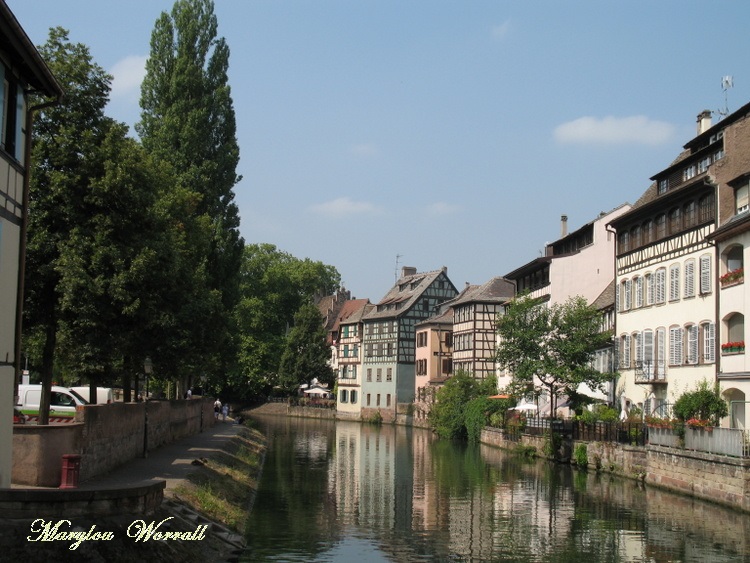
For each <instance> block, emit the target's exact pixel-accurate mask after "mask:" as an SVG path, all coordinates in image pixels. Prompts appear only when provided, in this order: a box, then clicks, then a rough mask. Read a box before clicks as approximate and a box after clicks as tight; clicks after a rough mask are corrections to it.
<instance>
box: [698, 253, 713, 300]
mask: <svg viewBox="0 0 750 563" xmlns="http://www.w3.org/2000/svg"><path fill="white" fill-rule="evenodd" d="M700 270H701V271H700V276H701V279H700V284H701V285H700V292H701V295H705V294H706V293H711V255H710V254H704V255H703V256H701V257H700Z"/></svg>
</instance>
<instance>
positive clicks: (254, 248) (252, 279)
mask: <svg viewBox="0 0 750 563" xmlns="http://www.w3.org/2000/svg"><path fill="white" fill-rule="evenodd" d="M340 279H341V278H340V275H339V273H338V272H337V271H336V269H335V268H334V267H332V266H326V265H325V264H323V263H322V262H316V261H312V260H310V259H304V260H303V259H299V258H295V257H294V256H292V255H290V254H288V253H286V252H283V251H281V250H279V249H277V248H276V247H275V246H274V245H272V244H251V245H248V246H247V247H245V251H244V255H243V261H242V270H241V276H240V301H239V303H238V305H237V308H236V309H235V322H236V325H237V327H238V334H239V335H240V342H239V355H238V365H239V370H238V374H237V376H236V378H235V381H234V383H233V384H234V385H235V387H236V388H237V389H238V390H240V389H246V390H247V392H248V393H261V392H268V391H270V388H271V386H272V385H273V384H274V382H275V380H276V374H277V372H278V368H279V358H281V355H282V353H283V351H284V346H285V342H286V334H287V332H288V330H289V328H290V327H291V326H292V325H293V324H294V315H295V313H297V311H298V310H299V309H300V307H302V305H303V304H304V303H305V302H307V301H308V300H312V299H313V298H314V296H316V295H330V294H331V293H333V292H334V291H335V290H336V288H338V287H339V284H340Z"/></svg>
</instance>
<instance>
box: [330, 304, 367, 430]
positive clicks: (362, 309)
mask: <svg viewBox="0 0 750 563" xmlns="http://www.w3.org/2000/svg"><path fill="white" fill-rule="evenodd" d="M373 307H374V306H373V305H372V304H371V303H370V301H369V299H350V300H348V301H346V302H345V303H344V305H343V307H342V308H341V311H340V312H339V316H338V318H337V320H336V322H335V323H334V325H333V327H332V329H331V332H332V334H333V335H335V336H334V340H333V346H334V348H335V349H336V368H335V369H336V380H337V383H338V397H337V401H336V412H337V414H339V415H343V416H349V417H359V413H360V410H361V408H362V338H363V336H362V335H363V332H364V330H363V325H362V317H363V316H364V315H366V314H367V313H368V312H369V311H370V309H372V308H373Z"/></svg>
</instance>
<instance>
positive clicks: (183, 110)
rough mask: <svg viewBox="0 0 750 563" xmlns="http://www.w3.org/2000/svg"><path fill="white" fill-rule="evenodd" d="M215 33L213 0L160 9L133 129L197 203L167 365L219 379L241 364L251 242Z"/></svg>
mask: <svg viewBox="0 0 750 563" xmlns="http://www.w3.org/2000/svg"><path fill="white" fill-rule="evenodd" d="M217 32H218V21H217V18H216V16H215V15H214V5H213V2H212V1H211V0H177V2H175V4H174V6H173V8H172V10H171V12H170V13H166V12H164V13H162V14H161V16H160V17H159V18H158V19H157V21H156V24H155V26H154V30H153V33H152V35H151V52H150V55H149V58H148V60H147V63H146V76H145V78H144V80H143V83H142V85H141V109H142V112H141V121H140V122H139V123H138V124H137V125H136V130H137V131H138V133H139V134H140V137H141V141H142V143H143V146H144V148H145V149H146V151H147V152H148V153H149V154H151V155H152V156H153V157H154V158H155V159H156V160H157V161H158V162H163V163H165V164H167V165H169V167H170V168H171V169H172V170H174V171H175V182H174V186H173V190H174V193H175V197H176V198H177V199H178V200H179V201H181V202H185V203H189V205H190V207H189V208H185V207H183V208H182V209H183V210H186V211H189V216H188V217H185V219H186V220H185V221H184V222H181V223H180V227H181V228H182V229H183V232H184V236H183V238H182V241H181V242H182V243H183V245H182V247H181V249H182V255H181V260H182V262H183V265H184V266H185V267H184V270H183V271H184V272H185V273H186V274H188V275H186V277H184V278H183V279H182V280H180V283H181V285H182V287H181V288H180V289H181V291H179V292H176V293H174V294H173V299H172V300H171V301H170V309H169V311H168V313H169V315H170V323H171V324H172V326H173V330H174V331H175V332H176V335H177V337H176V338H174V339H173V340H172V341H171V343H170V344H171V349H170V350H167V351H165V356H166V357H168V361H165V362H162V363H163V366H162V367H163V368H164V369H167V368H169V369H172V370H173V371H174V372H175V373H177V372H179V373H193V374H196V375H199V376H201V377H203V376H213V378H214V380H215V381H217V382H218V383H217V384H219V383H220V382H221V380H222V379H223V377H224V374H225V373H226V372H227V371H228V370H230V369H231V367H232V365H233V364H234V362H233V361H232V358H234V357H235V348H234V346H235V344H236V342H235V340H234V338H233V334H234V333H235V330H234V326H233V324H232V320H233V317H232V311H233V309H234V307H235V305H236V303H237V300H238V297H239V293H238V289H239V270H240V264H241V260H242V248H243V245H244V242H243V240H242V238H241V237H240V234H239V224H240V220H239V213H238V209H237V205H236V204H235V202H234V192H233V188H234V186H235V185H236V184H237V182H238V181H239V180H240V177H239V176H238V175H237V173H236V167H237V164H238V162H239V145H238V143H237V139H236V123H235V115H234V108H233V102H232V97H231V89H230V87H229V82H228V76H227V71H228V68H229V48H228V46H227V44H226V42H225V40H224V39H223V38H219V37H218V36H217ZM186 384H189V382H186Z"/></svg>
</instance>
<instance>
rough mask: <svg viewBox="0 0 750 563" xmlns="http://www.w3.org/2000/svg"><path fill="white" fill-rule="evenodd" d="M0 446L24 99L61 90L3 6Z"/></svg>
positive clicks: (11, 357) (18, 301)
mask: <svg viewBox="0 0 750 563" xmlns="http://www.w3.org/2000/svg"><path fill="white" fill-rule="evenodd" d="M0 32H1V33H2V38H3V41H2V44H1V45H0V77H1V79H2V81H1V82H0V88H1V90H0V92H1V93H2V95H1V96H0V99H1V100H2V104H3V106H2V107H3V110H2V112H0V398H2V400H0V444H6V445H7V444H10V443H12V438H13V436H12V434H13V427H12V420H13V417H12V415H13V401H14V396H15V394H16V393H15V389H16V385H17V384H18V381H17V377H18V370H19V366H20V361H21V352H20V327H21V324H20V318H21V317H20V315H21V311H22V305H23V299H22V296H23V270H24V255H25V238H26V222H27V213H28V181H29V159H28V148H29V143H30V136H31V130H30V115H31V114H32V112H34V111H36V110H38V109H39V107H36V108H35V107H29V106H28V104H27V102H28V100H27V93H28V92H29V91H35V92H38V93H40V94H42V95H45V96H48V97H50V98H56V99H58V100H59V99H60V98H61V97H62V90H61V88H60V86H59V85H58V84H57V82H56V81H55V78H54V77H53V76H52V74H51V73H50V71H49V69H48V68H47V66H46V65H45V63H44V61H43V60H42V59H41V57H40V56H39V53H38V52H37V50H36V48H35V47H34V45H33V44H32V43H31V41H30V40H29V38H28V37H27V36H26V33H25V32H24V30H23V29H22V28H21V26H20V24H19V23H18V21H17V20H16V18H15V16H14V15H13V13H12V12H11V11H10V9H9V8H8V6H7V5H6V4H5V3H4V2H2V3H0ZM11 453H12V452H11V448H9V447H4V448H0V487H10V475H11V465H12V460H11Z"/></svg>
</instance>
